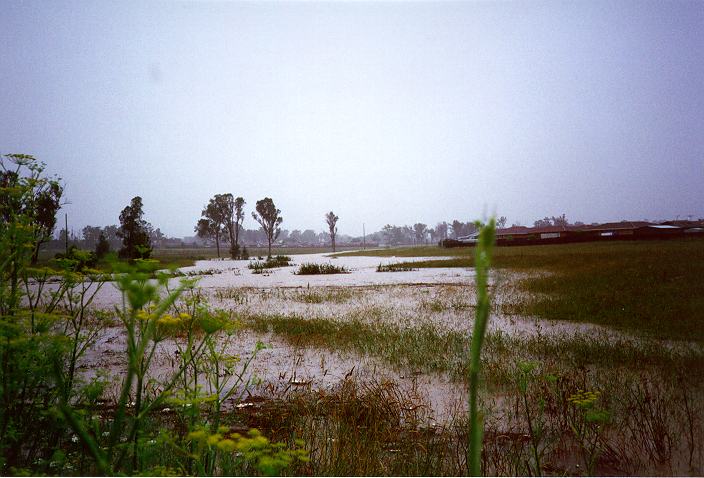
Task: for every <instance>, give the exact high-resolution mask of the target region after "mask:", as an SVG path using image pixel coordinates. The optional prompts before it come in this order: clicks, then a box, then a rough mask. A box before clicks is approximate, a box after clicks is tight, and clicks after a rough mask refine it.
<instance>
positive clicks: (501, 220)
mask: <svg viewBox="0 0 704 478" xmlns="http://www.w3.org/2000/svg"><path fill="white" fill-rule="evenodd" d="M507 223H508V219H507V218H506V216H501V217H500V218H498V219H497V220H496V227H498V228H499V229H503V228H504V227H506V224H507Z"/></svg>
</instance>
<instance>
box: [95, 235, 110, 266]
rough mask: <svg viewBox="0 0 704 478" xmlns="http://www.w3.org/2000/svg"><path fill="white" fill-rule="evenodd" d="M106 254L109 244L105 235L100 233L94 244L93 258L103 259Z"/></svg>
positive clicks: (108, 250)
mask: <svg viewBox="0 0 704 478" xmlns="http://www.w3.org/2000/svg"><path fill="white" fill-rule="evenodd" d="M108 252H110V243H109V242H108V239H107V237H105V234H103V233H102V232H101V233H100V236H98V242H97V243H96V244H95V257H96V258H97V259H98V260H100V259H102V258H103V257H105V255H107V253H108Z"/></svg>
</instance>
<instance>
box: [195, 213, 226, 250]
mask: <svg viewBox="0 0 704 478" xmlns="http://www.w3.org/2000/svg"><path fill="white" fill-rule="evenodd" d="M217 227H218V226H217V225H216V224H215V223H214V222H213V221H211V220H210V219H207V218H204V217H202V218H200V219H198V224H196V227H195V229H194V231H195V233H196V235H197V236H198V237H200V238H201V239H211V238H215V244H216V246H217V250H218V257H220V234H222V232H223V230H222V229H220V230H219V231H218V230H217Z"/></svg>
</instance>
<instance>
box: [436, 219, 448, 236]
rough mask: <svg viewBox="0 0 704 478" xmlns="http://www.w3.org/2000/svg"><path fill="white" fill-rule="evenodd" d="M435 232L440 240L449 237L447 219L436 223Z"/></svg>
mask: <svg viewBox="0 0 704 478" xmlns="http://www.w3.org/2000/svg"><path fill="white" fill-rule="evenodd" d="M435 234H437V237H438V238H439V239H440V240H443V239H447V223H446V222H445V221H443V222H439V223H437V224H436V225H435Z"/></svg>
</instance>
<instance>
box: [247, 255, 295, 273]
mask: <svg viewBox="0 0 704 478" xmlns="http://www.w3.org/2000/svg"><path fill="white" fill-rule="evenodd" d="M290 265H291V258H290V257H289V256H282V255H278V256H275V257H267V258H266V261H262V260H257V261H252V262H250V263H249V264H247V268H248V269H251V270H252V274H262V273H263V272H264V270H265V269H275V268H277V267H288V266H290Z"/></svg>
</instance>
